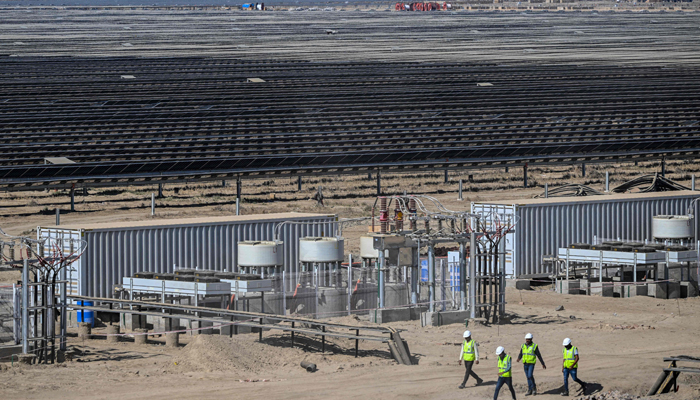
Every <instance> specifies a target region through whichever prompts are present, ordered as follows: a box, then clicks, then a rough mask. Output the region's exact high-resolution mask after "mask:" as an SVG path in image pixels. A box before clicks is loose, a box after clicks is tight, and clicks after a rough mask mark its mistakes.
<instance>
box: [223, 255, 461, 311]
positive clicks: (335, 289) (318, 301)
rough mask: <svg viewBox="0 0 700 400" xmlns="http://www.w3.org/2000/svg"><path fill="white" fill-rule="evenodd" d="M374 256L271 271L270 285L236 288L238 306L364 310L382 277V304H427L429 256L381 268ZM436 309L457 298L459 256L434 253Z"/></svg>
mask: <svg viewBox="0 0 700 400" xmlns="http://www.w3.org/2000/svg"><path fill="white" fill-rule="evenodd" d="M374 261H375V260H363V262H354V263H353V266H352V267H350V266H349V265H348V263H343V264H341V263H318V264H309V265H303V266H302V267H301V268H300V270H301V272H299V273H295V274H287V273H284V274H278V275H276V276H273V277H272V280H273V290H272V291H270V292H265V293H263V294H261V293H256V292H252V293H238V294H236V293H234V296H233V299H235V300H234V302H235V305H234V307H235V308H236V309H239V310H245V311H253V312H268V313H274V314H287V315H292V314H294V315H308V316H309V317H313V318H329V317H339V316H344V315H351V314H367V313H369V312H370V310H373V309H376V308H379V307H380V305H381V297H382V293H381V288H382V285H381V284H380V282H382V280H383V282H384V285H383V289H384V294H383V300H384V301H383V304H384V308H396V307H406V306H416V307H423V308H427V307H428V306H429V304H430V301H429V299H430V287H431V286H432V285H431V281H430V277H429V274H428V264H427V260H422V261H421V266H420V268H411V267H400V266H390V267H387V268H385V270H384V271H380V269H379V268H378V266H377V264H376V263H375V262H374ZM434 290H435V310H437V311H444V310H455V309H459V307H460V304H461V296H460V283H459V262H458V260H457V259H455V260H454V261H451V262H448V259H447V258H437V259H436V262H435V277H434Z"/></svg>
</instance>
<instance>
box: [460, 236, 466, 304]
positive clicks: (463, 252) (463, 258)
mask: <svg viewBox="0 0 700 400" xmlns="http://www.w3.org/2000/svg"><path fill="white" fill-rule="evenodd" d="M459 297H460V302H459V309H460V310H462V311H464V310H466V307H467V304H466V300H467V244H466V243H465V242H464V241H461V242H459Z"/></svg>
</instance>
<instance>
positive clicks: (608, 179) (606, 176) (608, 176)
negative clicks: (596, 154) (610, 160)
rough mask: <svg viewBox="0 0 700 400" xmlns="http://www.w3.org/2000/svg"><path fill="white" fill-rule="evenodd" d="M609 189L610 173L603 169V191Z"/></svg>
mask: <svg viewBox="0 0 700 400" xmlns="http://www.w3.org/2000/svg"><path fill="white" fill-rule="evenodd" d="M609 191H610V173H609V172H608V171H605V192H606V193H607V192H609Z"/></svg>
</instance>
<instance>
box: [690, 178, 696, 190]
mask: <svg viewBox="0 0 700 400" xmlns="http://www.w3.org/2000/svg"><path fill="white" fill-rule="evenodd" d="M690 190H693V191H694V190H695V174H693V176H692V177H691V179H690Z"/></svg>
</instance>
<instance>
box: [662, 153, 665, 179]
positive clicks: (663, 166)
mask: <svg viewBox="0 0 700 400" xmlns="http://www.w3.org/2000/svg"><path fill="white" fill-rule="evenodd" d="M661 176H663V177H665V176H666V157H661Z"/></svg>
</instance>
